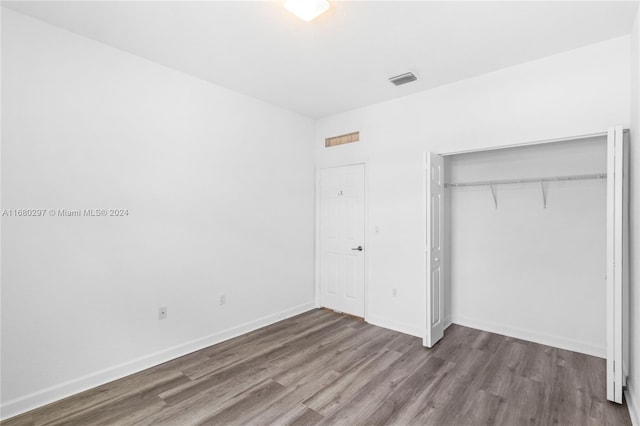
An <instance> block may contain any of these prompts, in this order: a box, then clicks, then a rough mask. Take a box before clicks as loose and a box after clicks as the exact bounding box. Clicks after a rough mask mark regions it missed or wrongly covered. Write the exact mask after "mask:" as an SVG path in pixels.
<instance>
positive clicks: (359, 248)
mask: <svg viewBox="0 0 640 426" xmlns="http://www.w3.org/2000/svg"><path fill="white" fill-rule="evenodd" d="M351 250H358V251H362V250H363V248H362V246H358V247H356V248H352V249H351Z"/></svg>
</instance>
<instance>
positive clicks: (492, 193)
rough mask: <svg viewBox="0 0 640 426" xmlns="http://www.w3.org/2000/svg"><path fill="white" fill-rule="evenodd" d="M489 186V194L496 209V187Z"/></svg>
mask: <svg viewBox="0 0 640 426" xmlns="http://www.w3.org/2000/svg"><path fill="white" fill-rule="evenodd" d="M489 188H490V189H491V196H493V205H494V207H495V208H496V210H498V198H497V197H496V188H495V186H493V185H489Z"/></svg>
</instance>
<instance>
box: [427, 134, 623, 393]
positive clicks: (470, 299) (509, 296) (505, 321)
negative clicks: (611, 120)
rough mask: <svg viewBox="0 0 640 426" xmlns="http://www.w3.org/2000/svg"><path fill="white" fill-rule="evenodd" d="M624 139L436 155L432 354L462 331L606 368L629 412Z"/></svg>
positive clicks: (430, 253)
mask: <svg viewBox="0 0 640 426" xmlns="http://www.w3.org/2000/svg"><path fill="white" fill-rule="evenodd" d="M626 138H627V134H626V132H623V131H622V129H621V128H616V129H615V130H613V129H612V130H611V131H610V132H609V133H608V134H607V133H603V134H599V135H592V136H588V137H579V138H575V139H567V140H561V141H554V142H552V143H538V144H529V145H522V146H512V147H505V148H499V149H490V150H484V151H475V152H464V153H452V154H447V155H444V156H439V155H435V154H431V153H428V154H427V156H426V157H427V158H426V164H427V168H426V174H425V186H426V188H425V193H426V194H427V196H426V201H425V214H426V216H427V236H426V237H427V255H426V263H427V265H426V276H427V291H426V293H427V294H426V296H427V297H426V299H427V322H426V331H425V346H427V347H431V346H432V345H434V344H435V343H436V342H437V340H438V339H439V338H440V337H441V334H440V331H439V330H440V329H441V328H443V327H446V326H447V325H448V324H451V323H455V324H459V325H463V326H467V327H471V328H476V329H481V330H485V331H489V332H493V333H498V334H503V335H507V336H511V337H515V338H519V339H523V340H528V341H532V342H536V343H541V344H544V345H548V346H553V347H558V348H561V349H567V350H570V351H575V352H580V353H585V354H588V355H593V356H597V357H600V358H607V361H608V363H607V364H608V365H607V384H608V389H607V395H608V399H610V400H612V401H616V402H621V394H622V392H621V389H622V388H621V387H622V385H623V384H624V377H625V375H626V371H625V372H622V371H621V370H623V369H624V370H626V367H627V366H626V359H628V357H625V356H624V353H625V351H626V350H627V348H626V344H625V342H624V341H625V340H626V339H625V338H624V336H625V333H626V330H625V329H626V328H628V327H627V326H626V325H625V324H624V323H625V318H626V315H625V314H626V309H625V308H624V302H625V300H624V299H625V297H624V292H625V286H626V285H627V284H626V280H627V277H626V275H625V272H624V271H625V269H626V263H627V258H626V257H625V256H628V255H627V254H626V253H627V250H626V246H625V244H626V242H625V241H624V240H625V239H624V238H623V236H624V235H625V234H626V232H627V231H623V230H625V229H626V222H627V220H628V219H627V217H626V216H627V215H626V211H627V209H628V207H627V204H626V199H627V197H626V195H624V193H625V191H627V189H626V186H625V185H624V184H623V183H624V182H625V181H626V175H627V171H626V168H627V167H626V163H625V162H624V160H625V158H626V156H625V155H624V152H625V149H626V144H627V142H626ZM616 150H618V151H616ZM616 168H617V169H616ZM612 171H613V172H612ZM616 182H618V183H619V185H616V184H615V183H616ZM618 187H619V188H618ZM439 191H440V192H439ZM440 235H442V237H440ZM614 257H615V258H616V259H614ZM614 263H615V264H616V265H617V266H615V270H614V269H612V268H613V266H612V265H613V264H614ZM436 270H437V273H434V271H436ZM608 275H609V279H608ZM614 276H615V277H614ZM614 278H615V279H614ZM616 279H617V280H616ZM434 313H437V316H439V317H440V319H441V321H440V323H439V324H438V323H437V322H435V321H434V319H435V316H434ZM439 327H440V328H439ZM616 360H617V361H618V366H619V367H618V371H617V372H615V371H614V370H615V365H614V364H615V361H616ZM621 367H622V368H621ZM616 390H617V392H616Z"/></svg>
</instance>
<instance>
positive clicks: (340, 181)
mask: <svg viewBox="0 0 640 426" xmlns="http://www.w3.org/2000/svg"><path fill="white" fill-rule="evenodd" d="M364 171H365V169H364V165H363V164H356V165H352V166H344V167H334V168H330V169H323V170H322V171H321V172H320V191H321V192H320V304H321V305H322V306H324V307H327V308H330V309H334V310H336V311H340V312H345V313H348V314H351V315H355V316H358V317H364V270H365V269H364V268H365V256H364V227H365V191H364V182H365V173H364Z"/></svg>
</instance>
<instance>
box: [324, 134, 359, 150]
mask: <svg viewBox="0 0 640 426" xmlns="http://www.w3.org/2000/svg"><path fill="white" fill-rule="evenodd" d="M359 140H360V132H353V133H347V134H346V135H340V136H333V137H331V138H326V139H325V140H324V146H325V148H329V147H330V146H337V145H344V144H345V143H351V142H358V141H359Z"/></svg>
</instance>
